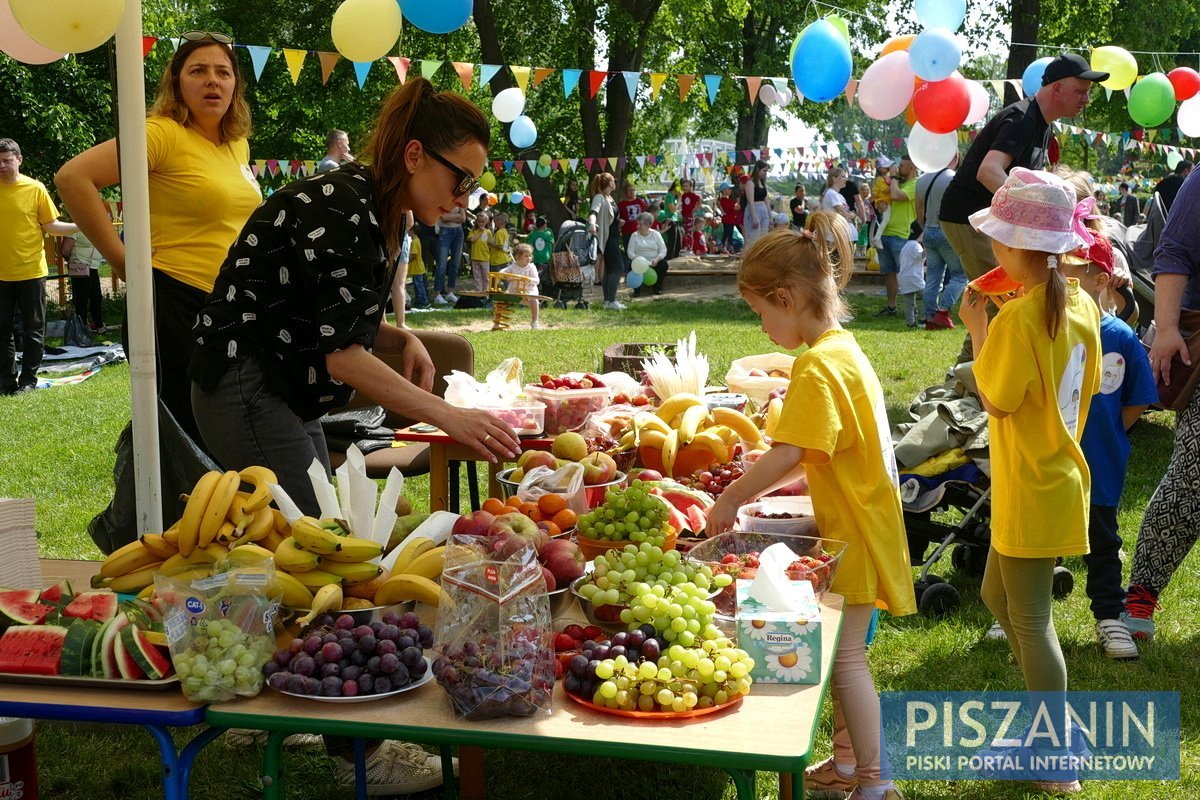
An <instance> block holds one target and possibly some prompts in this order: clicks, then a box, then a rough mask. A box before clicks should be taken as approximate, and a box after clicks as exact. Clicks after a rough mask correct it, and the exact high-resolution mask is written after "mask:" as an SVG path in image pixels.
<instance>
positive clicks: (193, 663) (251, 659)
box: [154, 559, 280, 703]
mask: <svg viewBox="0 0 1200 800" xmlns="http://www.w3.org/2000/svg"><path fill="white" fill-rule="evenodd" d="M274 576H275V570H274V566H273V564H272V562H271V561H270V560H269V559H268V560H265V561H264V562H263V563H262V564H261V565H255V566H254V567H245V568H237V569H232V570H229V571H228V572H219V573H217V574H215V575H212V576H211V577H206V578H200V579H198V580H194V581H177V580H175V579H173V578H169V577H161V576H160V577H158V578H156V579H155V582H154V586H155V591H156V592H157V594H158V596H159V597H161V598H162V599H163V600H164V601H166V604H167V606H168V608H169V610H168V611H167V613H166V615H165V616H164V619H163V622H164V624H165V626H166V629H167V645H168V646H169V647H170V649H171V660H172V661H173V662H174V664H175V673H176V674H177V675H178V676H179V682H180V686H181V687H182V689H183V694H184V697H186V698H187V699H189V700H192V701H195V702H198V703H222V702H225V701H227V700H232V699H233V698H235V697H254V696H255V695H257V694H258V693H259V692H260V691H262V687H263V683H264V682H265V681H264V679H263V674H262V668H263V665H264V664H265V663H267V661H269V660H270V659H271V657H272V656H273V655H274V652H275V625H276V620H277V619H278V614H279V600H280V592H279V589H278V585H277V584H276V583H275V579H274Z"/></svg>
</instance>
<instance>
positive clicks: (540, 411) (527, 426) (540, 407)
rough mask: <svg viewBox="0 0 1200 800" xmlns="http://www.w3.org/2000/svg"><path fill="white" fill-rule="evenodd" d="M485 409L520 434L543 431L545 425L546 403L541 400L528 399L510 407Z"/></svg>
mask: <svg viewBox="0 0 1200 800" xmlns="http://www.w3.org/2000/svg"><path fill="white" fill-rule="evenodd" d="M484 411H486V412H488V413H489V414H491V415H492V416H493V417H495V418H496V419H499V420H503V421H504V422H507V423H508V424H509V425H511V426H512V429H513V430H514V431H516V432H517V434H518V435H521V434H530V433H541V432H542V429H543V428H544V427H545V420H546V404H545V403H543V402H541V401H540V400H526V401H524V402H522V403H518V404H516V405H513V406H510V407H508V408H485V409H484Z"/></svg>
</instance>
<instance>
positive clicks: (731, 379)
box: [725, 353, 796, 408]
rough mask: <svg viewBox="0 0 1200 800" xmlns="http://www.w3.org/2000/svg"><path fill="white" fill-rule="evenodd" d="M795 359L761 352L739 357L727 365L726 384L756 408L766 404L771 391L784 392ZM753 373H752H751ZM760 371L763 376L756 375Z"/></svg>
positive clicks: (789, 379)
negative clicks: (746, 398)
mask: <svg viewBox="0 0 1200 800" xmlns="http://www.w3.org/2000/svg"><path fill="white" fill-rule="evenodd" d="M795 360H796V359H795V357H794V356H789V355H788V354H787V353H763V354H761V355H757V356H746V357H744V358H739V359H737V360H736V361H734V362H733V363H732V364H730V365H729V371H728V372H726V373H725V385H726V386H727V387H729V391H731V392H741V393H742V394H744V395H746V396H747V397H749V398H750V400H751V401H752V402H753V403H754V404H755V405H756V406H758V407H759V408H761V407H763V406H765V405H766V404H767V400H768V396H769V395H770V394H771V390H772V389H780V388H782V389H786V388H787V385H788V383H789V382H790V381H791V379H792V364H793V363H794V362H795ZM752 370H753V371H754V372H755V374H753V375H752V374H751V371H752ZM759 372H762V373H763V374H761V375H760V374H757V373H759Z"/></svg>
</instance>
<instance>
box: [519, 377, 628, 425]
mask: <svg viewBox="0 0 1200 800" xmlns="http://www.w3.org/2000/svg"><path fill="white" fill-rule="evenodd" d="M525 391H526V393H527V394H528V395H529V396H530V397H532V398H534V399H535V400H540V401H541V402H543V403H545V404H546V417H545V425H546V434H547V435H548V436H553V435H555V434H558V433H562V432H563V431H569V430H573V429H575V428H578V427H579V426H581V425H583V423H584V422H585V421H586V420H587V417H588V415H589V414H591V413H594V412H596V411H599V410H600V409H602V408H604V407H605V406H607V405H608V404H609V402H610V401H611V400H612V389H611V388H609V387H608V386H607V385H606V384H605V382H604V380H603V379H602V378H601V377H600V376H599V375H597V374H595V373H594V372H572V373H567V374H566V375H561V376H559V377H557V378H556V377H552V376H550V375H542V376H541V378H540V381H539V382H538V383H531V384H529V385H527V386H526V387H525Z"/></svg>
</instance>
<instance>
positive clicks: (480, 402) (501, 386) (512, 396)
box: [446, 356, 524, 408]
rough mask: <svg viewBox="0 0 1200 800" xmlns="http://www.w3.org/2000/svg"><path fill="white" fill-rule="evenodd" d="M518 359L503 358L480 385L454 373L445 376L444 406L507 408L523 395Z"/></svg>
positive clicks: (471, 378) (464, 374)
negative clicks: (446, 404) (445, 404)
mask: <svg viewBox="0 0 1200 800" xmlns="http://www.w3.org/2000/svg"><path fill="white" fill-rule="evenodd" d="M523 386H524V385H523V384H522V382H521V359H519V358H517V357H515V356H514V357H511V358H506V359H504V361H502V362H501V363H500V366H498V367H496V368H495V369H494V370H492V371H491V372H489V373H488V374H487V377H486V378H484V379H483V381H482V382H480V381H477V380H475V376H473V375H468V374H467V373H465V372H461V371H459V370H453V371H451V373H450V374H449V375H448V376H446V402H447V403H449V404H450V405H452V406H457V407H459V408H510V407H511V406H512V405H513V403H514V402H515V401H516V400H517V398H518V397H519V396H520V395H521V394H522V393H523V391H524V389H523Z"/></svg>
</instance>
